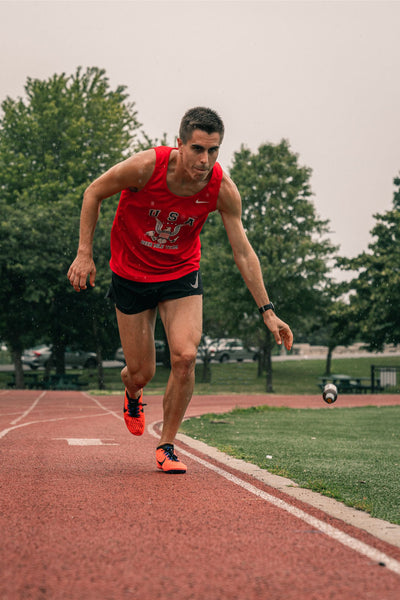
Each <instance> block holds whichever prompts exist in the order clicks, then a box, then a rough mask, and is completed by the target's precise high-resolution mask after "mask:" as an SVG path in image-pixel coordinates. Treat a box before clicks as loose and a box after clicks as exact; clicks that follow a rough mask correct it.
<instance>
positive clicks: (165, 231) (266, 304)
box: [68, 107, 293, 473]
mask: <svg viewBox="0 0 400 600" xmlns="http://www.w3.org/2000/svg"><path fill="white" fill-rule="evenodd" d="M223 136H224V125H223V122H222V120H221V118H220V117H219V115H218V114H217V113H216V112H215V111H213V110H211V109H209V108H203V107H197V108H193V109H190V110H188V111H187V112H186V114H185V115H184V117H183V118H182V121H181V124H180V129H179V138H178V147H177V148H169V147H164V146H161V147H157V148H153V149H151V150H145V151H143V152H138V153H137V154H135V155H133V156H131V157H130V158H128V159H127V160H125V161H123V162H121V163H119V164H117V165H115V166H114V167H112V168H111V169H109V170H108V171H107V172H106V173H104V174H103V175H101V176H100V177H99V178H98V179H96V180H95V181H94V182H93V183H91V184H90V185H89V187H88V188H87V189H86V191H85V193H84V198H83V204H82V210H81V220H80V238H79V247H78V252H77V256H76V258H75V260H74V261H73V263H72V265H71V267H70V268H69V271H68V279H69V281H70V283H71V285H72V286H73V287H74V289H75V290H76V291H77V292H79V291H80V290H84V289H86V288H87V279H88V277H89V285H90V286H94V285H95V277H96V267H95V264H94V261H93V251H92V245H93V236H94V231H95V228H96V223H97V219H98V215H99V211H100V207H101V203H102V201H103V200H105V199H106V198H108V197H110V196H112V195H114V194H116V193H119V192H120V193H121V196H120V200H119V205H118V208H117V211H116V214H115V218H114V223H113V226H112V231H111V261H110V267H111V271H112V281H111V286H110V290H109V296H110V297H111V299H112V300H113V302H114V304H115V308H116V315H117V321H118V328H119V333H120V338H121V344H122V348H123V352H124V356H125V360H126V366H125V367H124V368H123V369H122V371H121V377H122V381H123V384H124V386H125V398H124V418H125V422H126V425H127V427H128V429H129V431H130V432H131V433H133V434H134V435H141V434H142V433H143V431H144V425H145V416H144V411H143V389H144V388H145V386H146V384H147V383H149V381H150V380H151V379H152V377H153V375H154V373H155V368H156V360H155V347H154V328H155V322H156V312H157V309H158V311H159V314H160V317H161V319H162V322H163V325H164V328H165V333H166V336H167V339H168V344H169V348H170V354H171V372H170V376H169V380H168V383H167V386H166V390H165V394H164V398H163V426H162V433H161V439H160V441H159V445H158V447H157V449H156V464H157V467H158V468H159V469H162V470H163V471H164V472H166V473H185V472H186V466H185V465H184V464H183V463H182V462H181V461H180V460H179V459H178V457H177V456H176V454H175V452H174V440H175V436H176V434H177V432H178V429H179V426H180V424H181V422H182V419H183V417H184V415H185V411H186V408H187V406H188V404H189V402H190V399H191V397H192V394H193V388H194V376H195V364H196V354H197V348H198V345H199V343H200V338H201V334H202V292H203V288H202V282H201V273H200V231H201V229H202V227H203V225H204V223H205V221H206V219H207V216H208V214H209V213H210V212H212V211H214V210H218V211H219V213H220V215H221V217H222V221H223V224H224V227H225V229H226V232H227V235H228V238H229V242H230V244H231V246H232V250H233V256H234V261H235V263H236V265H237V267H238V269H239V271H240V273H241V275H242V277H243V279H244V281H245V284H246V285H247V287H248V289H249V291H250V293H251V294H252V296H253V298H254V301H255V303H256V305H257V307H258V310H259V311H260V313H261V315H262V318H263V321H264V323H265V325H266V326H267V327H268V329H269V330H270V331H271V332H272V334H273V335H274V338H275V340H276V342H277V343H278V344H282V342H283V343H284V345H285V347H286V348H287V349H288V350H290V348H291V347H292V342H293V335H292V332H291V330H290V328H289V326H288V325H287V324H286V323H284V322H283V321H281V319H279V318H278V317H277V315H276V314H275V310H274V306H273V304H272V303H271V302H270V299H269V297H268V294H267V291H266V289H265V286H264V282H263V276H262V272H261V268H260V263H259V260H258V257H257V256H256V254H255V252H254V250H253V248H252V247H251V245H250V243H249V241H248V239H247V236H246V233H245V231H244V228H243V224H242V219H241V198H240V195H239V192H238V189H237V187H236V186H235V184H234V183H233V181H232V180H231V179H230V178H229V176H228V175H227V174H226V173H225V172H223V170H222V168H221V166H220V165H219V163H218V162H217V158H218V152H219V148H220V145H221V142H222V139H223ZM229 310H230V311H231V312H232V311H234V308H233V307H229Z"/></svg>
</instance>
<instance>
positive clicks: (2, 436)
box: [0, 391, 123, 439]
mask: <svg viewBox="0 0 400 600" xmlns="http://www.w3.org/2000/svg"><path fill="white" fill-rule="evenodd" d="M45 393H46V392H45V391H44V392H42V393H41V394H40V396H39V397H38V398H36V400H35V401H34V402H33V403H32V405H31V406H30V407H29V408H28V409H27V410H26V411H25V412H24V413H23V414H22V415H21V416H19V417H18V418H17V419H14V421H12V422H11V425H13V427H8V428H7V429H3V430H2V431H0V439H2V438H4V437H5V436H6V435H7V434H8V433H10V431H13V430H14V429H20V428H21V427H28V426H29V425H36V424H37V423H52V422H54V421H68V420H69V419H89V418H93V417H105V416H107V414H110V415H113V416H114V417H116V418H117V419H120V420H123V417H121V415H119V414H117V413H116V412H114V411H113V410H109V409H108V408H107V407H106V406H103V404H101V402H99V401H98V400H97V399H96V398H93V397H92V396H89V394H87V393H86V392H81V394H82V396H85V397H86V398H89V400H92V402H94V403H95V404H97V406H98V407H99V408H101V409H102V410H103V411H104V412H102V413H99V414H95V415H81V416H79V417H57V418H55V419H40V420H37V421H29V422H28V423H21V424H20V425H16V423H18V421H20V420H21V419H23V418H24V417H26V416H27V415H28V414H29V413H30V412H31V411H32V410H33V409H34V408H35V406H36V405H37V403H38V402H39V400H40V399H41V398H42V397H43V395H44V394H45Z"/></svg>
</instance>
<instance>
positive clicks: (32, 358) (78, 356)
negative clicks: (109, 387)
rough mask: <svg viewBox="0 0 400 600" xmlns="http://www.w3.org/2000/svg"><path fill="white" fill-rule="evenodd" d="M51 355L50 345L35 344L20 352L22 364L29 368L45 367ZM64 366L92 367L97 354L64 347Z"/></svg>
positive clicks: (95, 362) (95, 364) (95, 363)
mask: <svg viewBox="0 0 400 600" xmlns="http://www.w3.org/2000/svg"><path fill="white" fill-rule="evenodd" d="M50 357H51V346H46V345H41V346H35V347H34V348H31V349H30V350H25V352H24V353H23V354H22V364H24V365H28V366H29V367H30V368H31V369H38V368H39V367H46V366H47V363H48V362H49V360H50ZM65 366H66V367H75V368H77V367H82V368H84V369H94V368H95V367H97V356H96V354H95V353H94V352H86V351H85V350H71V349H70V348H66V349H65Z"/></svg>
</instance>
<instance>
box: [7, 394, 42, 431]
mask: <svg viewBox="0 0 400 600" xmlns="http://www.w3.org/2000/svg"><path fill="white" fill-rule="evenodd" d="M45 393H46V392H42V393H41V394H40V396H38V397H37V398H36V400H34V401H33V402H32V404H31V406H30V407H29V408H28V409H27V410H26V411H25V412H24V413H23V414H22V415H21V416H20V417H17V418H16V419H14V421H11V423H10V425H16V423H18V421H21V419H23V418H24V417H26V416H27V415H29V413H30V412H31V411H32V410H33V409H34V408H35V406H36V405H37V403H38V402H39V400H40V399H41V398H43V396H44V395H45Z"/></svg>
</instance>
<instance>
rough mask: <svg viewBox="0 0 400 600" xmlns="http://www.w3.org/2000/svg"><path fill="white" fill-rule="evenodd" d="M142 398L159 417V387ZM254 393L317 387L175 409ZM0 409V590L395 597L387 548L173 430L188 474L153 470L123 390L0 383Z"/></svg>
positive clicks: (141, 597)
mask: <svg viewBox="0 0 400 600" xmlns="http://www.w3.org/2000/svg"><path fill="white" fill-rule="evenodd" d="M399 400H400V397H399V396H368V397H365V398H360V397H359V396H357V397H350V396H349V397H347V398H344V397H343V396H342V397H341V406H343V405H361V404H378V405H383V404H397V403H399ZM146 401H147V402H148V405H147V407H146V409H145V410H146V419H147V423H148V425H151V424H154V423H157V422H159V421H160V420H161V419H162V406H161V398H160V397H155V396H149V397H147V400H146ZM259 404H270V405H277V404H279V405H286V406H297V407H314V408H317V407H321V399H320V396H309V397H293V398H289V397H283V396H280V397H279V396H278V397H277V396H267V395H257V396H250V397H245V396H239V395H238V396H212V397H211V396H201V397H194V398H193V400H192V403H191V405H190V408H189V412H188V414H190V415H194V414H200V413H205V412H224V411H226V410H229V409H231V408H233V407H235V406H254V405H259ZM326 408H327V410H332V407H328V406H327V407H326ZM0 409H1V410H0V452H1V465H2V468H1V479H2V481H1V512H0V518H1V551H0V561H1V582H0V598H1V600H30V599H34V600H44V599H49V600H50V599H51V600H64V599H73V600H81V599H85V600H91V599H96V600H120V599H121V600H124V599H135V600H156V599H165V600H167V599H168V600H169V599H174V600H205V599H207V600H225V599H226V600H228V599H229V600H235V599H237V600H253V599H254V600H255V599H267V600H283V599H285V600H303V599H304V600H305V599H307V600H325V599H326V600H327V599H330V600H333V599H337V600H339V599H340V600H357V599H362V600H368V599H371V600H399V598H400V549H399V548H397V547H395V546H392V545H390V544H387V543H386V542H383V541H382V540H377V539H376V538H374V537H373V536H372V535H370V534H367V533H366V532H365V531H361V530H358V529H356V528H355V527H352V526H350V525H347V524H345V523H343V522H341V521H340V520H338V519H335V518H333V517H329V516H327V515H325V514H324V513H323V512H322V511H320V510H318V509H315V508H312V507H310V506H308V505H307V504H304V503H301V502H299V501H296V500H295V499H294V498H290V497H289V496H287V495H285V494H284V493H283V492H282V491H279V490H275V489H273V488H271V487H268V486H267V485H264V484H263V483H262V482H260V481H256V480H254V478H250V477H249V476H247V475H245V474H243V473H241V472H240V471H233V470H232V469H230V468H228V467H226V466H224V465H220V464H219V465H218V464H217V463H216V462H213V460H211V459H210V458H208V457H205V456H204V455H201V454H200V453H199V451H198V450H193V449H191V448H189V447H187V446H186V447H185V446H184V445H183V444H182V443H181V442H179V447H180V448H181V450H182V451H184V452H189V454H190V455H191V456H193V458H190V456H189V457H188V456H187V455H186V454H185V456H182V458H183V459H184V462H186V463H187V465H188V473H187V474H186V475H166V474H164V473H162V472H160V471H158V470H157V469H156V467H155V457H154V454H155V453H154V448H155V446H156V444H157V440H156V439H155V438H154V436H153V435H151V432H150V431H149V430H146V432H145V434H144V435H143V436H142V437H141V438H135V437H134V436H132V435H131V434H130V433H129V432H128V430H127V429H126V428H125V425H124V423H123V419H122V395H121V396H97V397H92V396H89V395H88V394H86V393H84V392H36V391H31V390H30V391H18V390H15V391H5V390H4V391H1V390H0ZM154 429H156V427H153V428H151V430H152V431H154ZM178 454H179V450H178ZM208 465H209V466H208ZM254 490H256V491H254ZM287 507H289V508H290V510H288V509H287ZM303 515H305V516H306V520H305V519H304V518H303ZM307 519H308V520H307ZM320 524H321V525H322V526H320ZM335 532H336V533H335ZM348 540H354V543H353V542H352V543H351V544H350V545H348V543H347V542H348ZM374 553H375V554H374ZM382 557H383V558H382ZM379 562H385V564H386V566H382V565H380V564H379Z"/></svg>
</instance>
